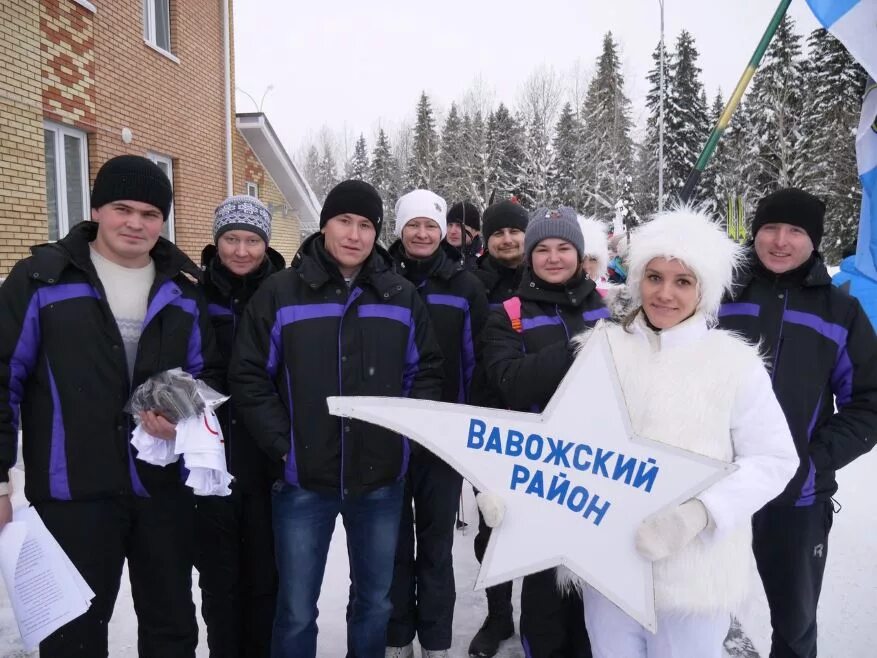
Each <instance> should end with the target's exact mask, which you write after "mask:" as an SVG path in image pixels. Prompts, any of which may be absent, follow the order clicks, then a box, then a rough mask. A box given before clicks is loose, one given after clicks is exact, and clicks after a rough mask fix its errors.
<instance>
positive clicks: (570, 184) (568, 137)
mask: <svg viewBox="0 0 877 658" xmlns="http://www.w3.org/2000/svg"><path fill="white" fill-rule="evenodd" d="M580 136H581V126H580V125H579V121H578V118H577V117H576V113H575V112H574V111H573V108H572V104H571V103H569V102H567V103H566V104H565V105H564V106H563V110H561V112H560V119H558V120H557V127H556V128H555V130H554V170H553V175H552V177H551V180H550V181H549V183H550V187H551V199H552V204H562V205H567V206H573V207H576V206H577V205H578V202H579V198H578V197H579V195H578V171H577V169H578V162H579V137H580Z"/></svg>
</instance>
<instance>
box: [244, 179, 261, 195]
mask: <svg viewBox="0 0 877 658" xmlns="http://www.w3.org/2000/svg"><path fill="white" fill-rule="evenodd" d="M247 196H254V197H256V198H257V199H258V198H259V186H258V185H256V184H255V183H251V182H249V181H247Z"/></svg>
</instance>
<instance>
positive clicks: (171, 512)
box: [34, 485, 198, 658]
mask: <svg viewBox="0 0 877 658" xmlns="http://www.w3.org/2000/svg"><path fill="white" fill-rule="evenodd" d="M192 498H193V496H192V493H191V490H188V489H186V488H185V487H183V486H182V485H180V487H179V488H178V489H174V490H172V491H168V492H163V493H159V494H153V496H152V497H151V498H137V497H135V496H120V497H118V498H107V499H102V500H90V501H52V502H43V503H36V504H35V505H34V507H35V508H36V510H37V512H39V515H40V517H42V519H43V522H44V523H45V524H46V527H47V528H48V529H49V531H50V532H51V533H52V535H53V536H54V537H55V539H56V540H57V541H58V543H59V544H60V545H61V548H63V549H64V552H65V553H67V555H68V557H69V558H70V559H71V561H72V562H73V564H74V565H76V568H77V569H79V572H80V573H81V574H82V577H83V578H85V581H86V582H87V583H88V585H89V587H91V589H92V590H94V593H95V597H94V599H92V602H91V607H90V608H89V609H88V612H86V613H85V614H84V615H82V616H81V617H79V618H77V619H75V620H73V621H71V622H70V623H69V624H66V625H65V626H63V627H62V628H60V629H58V630H57V631H55V632H54V633H53V634H52V635H50V636H49V637H47V638H46V639H45V640H43V642H41V643H40V656H41V657H42V658H59V657H60V658H67V657H68V656H69V657H72V656H76V657H81V658H98V657H100V656H106V655H107V624H108V623H109V621H110V617H111V616H112V614H113V606H114V605H115V603H116V596H117V595H118V593H119V586H120V583H121V579H122V568H123V566H124V564H125V560H126V559H127V560H128V575H129V577H130V579H131V594H132V597H133V599H134V611H135V612H136V614H137V653H138V655H139V656H140V658H193V657H194V656H195V647H196V646H197V644H198V625H197V624H196V622H195V606H194V605H193V604H192V562H193V550H192V544H193V541H192V539H193V538H192V515H193V502H192Z"/></svg>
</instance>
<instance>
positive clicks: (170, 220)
mask: <svg viewBox="0 0 877 658" xmlns="http://www.w3.org/2000/svg"><path fill="white" fill-rule="evenodd" d="M146 157H147V158H149V159H150V160H152V161H153V162H154V163H155V164H157V165H158V168H159V169H161V170H162V171H163V172H164V173H165V174H167V177H168V179H169V180H170V182H171V189H173V186H174V161H173V160H172V159H171V158H170V157H169V156H167V155H159V154H158V153H147V154H146ZM161 234H162V236H163V237H165V238H167V239H168V240H170V241H171V242H173V241H174V204H173V203H172V204H171V209H170V212H169V213H168V215H167V221H166V222H165V223H164V228H162V229H161Z"/></svg>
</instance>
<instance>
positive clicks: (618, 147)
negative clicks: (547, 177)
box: [579, 32, 633, 221]
mask: <svg viewBox="0 0 877 658" xmlns="http://www.w3.org/2000/svg"><path fill="white" fill-rule="evenodd" d="M582 117H583V121H582V124H583V125H582V139H581V147H580V148H579V152H580V154H581V155H582V156H583V157H582V159H581V161H580V166H579V183H580V195H581V196H580V199H581V201H580V204H579V209H580V210H583V211H586V212H588V213H589V214H593V215H596V216H597V217H598V218H600V219H603V220H608V221H611V220H613V219H614V216H615V213H616V209H617V208H619V207H620V208H624V209H628V210H629V209H631V208H632V207H633V199H632V198H630V197H629V196H628V197H625V195H630V194H631V193H632V185H631V179H630V170H631V169H632V167H631V164H632V162H631V158H632V155H633V142H632V140H631V137H630V131H631V127H632V122H631V119H630V100H629V99H628V98H627V96H626V95H625V93H624V76H623V75H622V72H621V59H620V57H619V54H618V47H617V46H616V45H615V41H614V40H613V38H612V33H611V32H608V33H607V34H606V36H605V37H603V51H602V53H601V54H600V57H599V58H598V59H597V71H596V74H595V75H594V78H593V79H592V80H591V83H590V85H589V86H588V93H587V95H586V96H585V101H584V106H583V109H582ZM619 202H621V205H620V206H619Z"/></svg>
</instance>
